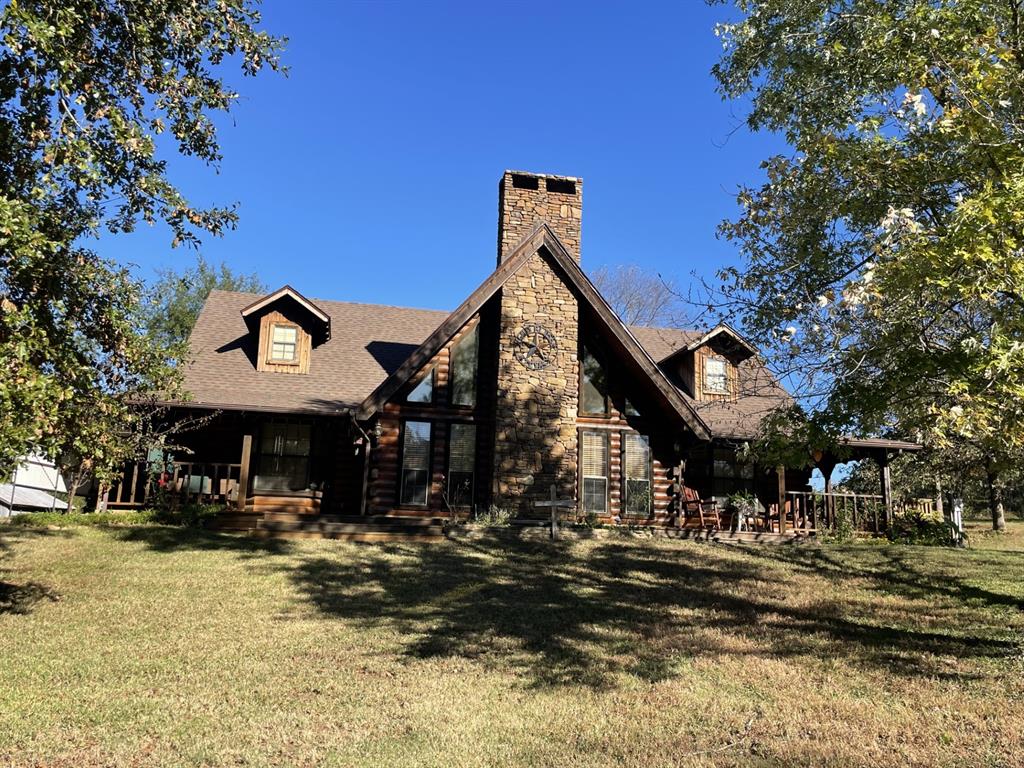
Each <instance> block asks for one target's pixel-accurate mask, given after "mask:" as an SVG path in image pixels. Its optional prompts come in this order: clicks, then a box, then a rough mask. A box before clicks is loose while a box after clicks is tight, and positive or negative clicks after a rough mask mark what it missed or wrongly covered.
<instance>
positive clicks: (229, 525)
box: [206, 511, 263, 533]
mask: <svg viewBox="0 0 1024 768" xmlns="http://www.w3.org/2000/svg"><path fill="white" fill-rule="evenodd" d="M262 517H263V513H262V512H237V511H228V512H221V513H219V514H218V515H216V516H215V517H213V518H211V519H210V520H209V521H208V522H207V524H206V527H207V528H208V529H209V530H211V531H225V532H229V533H250V532H252V531H255V530H256V524H257V523H258V522H259V521H260V519H261V518H262Z"/></svg>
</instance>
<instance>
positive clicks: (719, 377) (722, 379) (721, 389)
mask: <svg viewBox="0 0 1024 768" xmlns="http://www.w3.org/2000/svg"><path fill="white" fill-rule="evenodd" d="M704 391H705V392H706V393H708V394H711V395H727V394H729V368H728V363H727V362H726V361H725V358H722V357H709V358H707V359H706V360H705V361H704Z"/></svg>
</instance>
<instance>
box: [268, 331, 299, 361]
mask: <svg viewBox="0 0 1024 768" xmlns="http://www.w3.org/2000/svg"><path fill="white" fill-rule="evenodd" d="M278 328H280V329H281V330H290V331H294V332H295V340H294V341H275V340H274V337H275V336H276V335H277V329H278ZM299 337H300V334H299V326H297V325H295V323H271V324H270V340H269V344H268V345H267V362H268V363H273V364H275V365H295V364H297V363H298V362H299ZM279 345H280V346H281V347H282V348H284V347H291V351H292V354H291V357H278V355H277V353H276V348H277V346H279Z"/></svg>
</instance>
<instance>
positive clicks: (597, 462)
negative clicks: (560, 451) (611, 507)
mask: <svg viewBox="0 0 1024 768" xmlns="http://www.w3.org/2000/svg"><path fill="white" fill-rule="evenodd" d="M582 437H583V511H584V512H587V513H594V514H597V515H603V514H605V513H606V512H607V511H608V436H607V435H605V434H602V433H600V432H584V433H583V434H582Z"/></svg>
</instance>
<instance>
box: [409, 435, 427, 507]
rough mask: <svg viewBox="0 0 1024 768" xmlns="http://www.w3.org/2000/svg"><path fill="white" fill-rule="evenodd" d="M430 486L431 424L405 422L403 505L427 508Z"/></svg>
mask: <svg viewBox="0 0 1024 768" xmlns="http://www.w3.org/2000/svg"><path fill="white" fill-rule="evenodd" d="M429 485H430V422H429V421H407V422H405V429H404V434H403V436H402V503H403V504H417V505H422V506H426V504H427V489H428V486H429Z"/></svg>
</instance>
